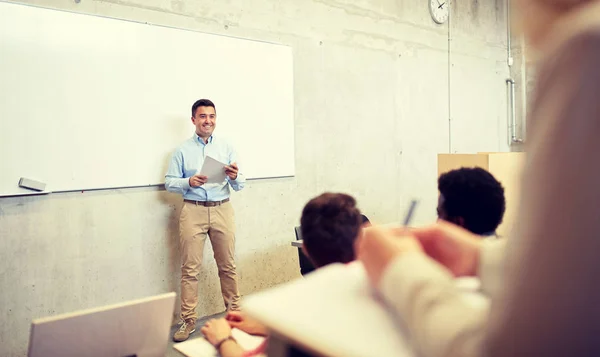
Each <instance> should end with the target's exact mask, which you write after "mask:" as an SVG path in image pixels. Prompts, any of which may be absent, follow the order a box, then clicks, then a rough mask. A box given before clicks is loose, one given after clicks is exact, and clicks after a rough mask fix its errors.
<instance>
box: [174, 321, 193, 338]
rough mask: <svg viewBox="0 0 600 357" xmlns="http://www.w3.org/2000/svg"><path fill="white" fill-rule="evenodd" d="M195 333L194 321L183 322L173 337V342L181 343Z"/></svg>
mask: <svg viewBox="0 0 600 357" xmlns="http://www.w3.org/2000/svg"><path fill="white" fill-rule="evenodd" d="M194 331H196V321H194V320H193V319H189V320H185V321H183V323H182V324H181V327H179V330H177V332H175V334H174V335H173V341H175V342H182V341H185V340H187V339H188V338H189V337H190V335H191V334H192V333H193V332H194Z"/></svg>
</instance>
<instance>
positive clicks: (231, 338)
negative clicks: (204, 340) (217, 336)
mask: <svg viewBox="0 0 600 357" xmlns="http://www.w3.org/2000/svg"><path fill="white" fill-rule="evenodd" d="M229 340H232V341H234V342H235V338H233V336H231V335H229V336H227V337H225V338H224V339H222V340H221V341H219V342H217V343H215V348H216V349H217V351H219V353H220V352H221V345H222V344H223V343H225V342H227V341H229Z"/></svg>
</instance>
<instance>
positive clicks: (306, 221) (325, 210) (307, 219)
mask: <svg viewBox="0 0 600 357" xmlns="http://www.w3.org/2000/svg"><path fill="white" fill-rule="evenodd" d="M361 222H362V218H361V214H360V211H359V210H358V208H356V200H355V199H354V198H353V197H352V196H349V195H346V194H343V193H324V194H322V195H320V196H318V197H315V198H313V199H312V200H310V201H309V202H308V203H307V204H306V206H304V209H303V210H302V217H301V219H300V229H301V231H302V240H303V244H304V248H305V249H306V252H307V253H308V256H309V258H310V259H311V261H312V262H313V263H314V264H315V265H316V266H317V267H322V266H325V265H327V264H331V263H348V262H351V261H353V260H354V259H355V255H354V241H355V240H356V237H357V236H358V233H359V231H360V226H361Z"/></svg>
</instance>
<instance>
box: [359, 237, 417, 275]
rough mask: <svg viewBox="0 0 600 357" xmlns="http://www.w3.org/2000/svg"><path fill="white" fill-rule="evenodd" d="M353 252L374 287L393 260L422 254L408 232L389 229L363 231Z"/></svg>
mask: <svg viewBox="0 0 600 357" xmlns="http://www.w3.org/2000/svg"><path fill="white" fill-rule="evenodd" d="M355 251H356V256H357V257H358V260H360V261H362V263H363V265H364V267H365V270H366V271H367V275H368V276H369V279H370V280H371V283H373V285H375V286H377V285H379V281H380V280H381V277H382V275H383V273H384V272H385V269H386V268H387V267H388V265H389V264H390V263H391V262H392V261H393V260H394V259H395V258H397V257H399V256H400V255H402V254H405V253H410V252H413V253H414V252H416V253H421V254H423V248H422V247H421V244H420V243H419V241H417V240H416V239H415V238H414V237H412V236H410V235H409V231H408V230H405V229H397V228H389V227H369V228H365V229H363V235H362V236H360V237H359V238H358V239H357V240H356V243H355Z"/></svg>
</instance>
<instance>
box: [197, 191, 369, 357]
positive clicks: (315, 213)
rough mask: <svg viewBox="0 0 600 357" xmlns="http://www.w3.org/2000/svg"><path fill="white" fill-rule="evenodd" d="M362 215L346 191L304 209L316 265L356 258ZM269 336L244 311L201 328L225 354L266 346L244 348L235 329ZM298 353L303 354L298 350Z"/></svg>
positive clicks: (307, 246)
mask: <svg viewBox="0 0 600 357" xmlns="http://www.w3.org/2000/svg"><path fill="white" fill-rule="evenodd" d="M365 219H366V217H365V216H363V215H361V213H360V211H359V210H358V208H357V207H356V200H355V199H354V198H353V197H352V196H349V195H346V194H343V193H324V194H322V195H320V196H318V197H315V198H313V199H312V200H310V201H309V202H308V203H307V204H306V206H304V209H303V211H302V218H301V219H300V224H301V230H302V238H303V244H302V250H303V252H304V254H306V256H307V257H308V258H309V259H310V261H311V262H312V263H313V264H314V265H315V267H317V268H320V267H323V266H325V265H329V264H332V263H350V262H352V261H354V260H355V258H356V256H355V253H354V242H355V240H356V238H357V236H358V235H359V233H360V231H361V228H362V226H363V225H364V224H365V223H366V222H368V219H366V222H365ZM234 327H235V328H238V329H240V330H242V331H244V332H246V333H249V334H254V335H262V336H266V334H267V331H266V328H264V327H263V326H262V325H260V324H259V323H258V322H256V321H254V320H252V319H250V318H248V317H247V316H245V315H244V314H243V313H240V312H230V313H228V314H227V316H226V317H225V318H222V319H213V320H210V321H208V322H207V323H206V325H204V327H202V329H201V331H202V333H203V334H204V336H206V339H207V340H208V341H209V342H210V343H212V344H213V345H214V346H215V347H216V348H217V350H218V351H219V353H220V354H221V356H222V357H242V356H257V355H260V354H261V353H263V352H264V351H265V349H266V341H265V343H264V344H263V345H261V346H260V347H259V348H258V349H257V350H255V351H244V350H243V349H242V348H241V347H240V345H239V344H237V342H235V340H234V339H233V338H232V337H231V328H234ZM293 353H295V354H296V355H303V354H302V353H301V352H299V351H294V352H293Z"/></svg>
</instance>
